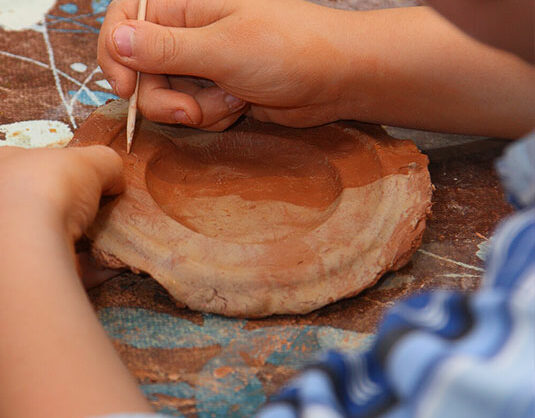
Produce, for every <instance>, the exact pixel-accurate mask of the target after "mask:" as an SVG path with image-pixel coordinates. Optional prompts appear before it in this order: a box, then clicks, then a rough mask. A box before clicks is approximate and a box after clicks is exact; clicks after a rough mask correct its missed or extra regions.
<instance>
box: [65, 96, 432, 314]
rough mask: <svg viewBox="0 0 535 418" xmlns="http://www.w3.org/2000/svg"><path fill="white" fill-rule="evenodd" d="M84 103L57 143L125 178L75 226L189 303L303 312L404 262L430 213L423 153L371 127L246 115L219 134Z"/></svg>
mask: <svg viewBox="0 0 535 418" xmlns="http://www.w3.org/2000/svg"><path fill="white" fill-rule="evenodd" d="M126 110H127V104H126V102H124V101H116V102H110V103H108V104H107V105H105V106H103V107H102V108H100V109H98V110H97V111H96V112H94V113H93V114H92V115H91V116H90V117H89V118H88V120H87V121H86V122H85V123H84V124H83V125H82V126H81V127H80V129H79V130H78V131H77V132H76V133H75V137H74V140H73V141H72V143H71V145H70V146H84V145H90V144H106V145H109V146H111V147H113V148H114V149H115V150H117V151H118V152H119V154H120V155H121V156H122V158H123V161H124V164H125V177H126V183H127V187H126V191H125V192H124V193H123V194H122V195H121V196H119V197H117V198H115V199H112V200H110V201H108V202H107V203H105V204H104V205H103V207H102V208H101V210H100V212H99V215H98V216H97V219H96V221H95V223H94V224H93V226H92V227H91V229H90V230H89V232H88V236H89V238H90V239H91V240H92V242H93V246H94V249H96V252H97V253H98V254H99V258H100V259H101V260H102V261H103V262H104V263H105V264H108V265H112V266H114V267H117V266H118V265H120V264H121V263H122V264H124V265H126V266H128V267H130V268H131V269H134V270H140V271H145V272H148V273H149V274H150V275H151V276H152V277H154V279H156V280H157V281H158V282H160V283H161V284H162V285H163V286H164V287H165V288H166V289H167V290H168V291H169V293H170V294H171V295H172V296H174V297H175V298H176V300H177V301H179V302H180V303H182V304H184V305H187V306H188V307H190V308H191V309H195V310H201V311H207V312H215V313H219V314H223V315H230V316H247V317H260V316H266V315H271V314H287V313H306V312H310V311H312V310H314V309H317V308H320V307H322V306H324V305H326V304H328V303H331V302H334V301H336V300H339V299H341V298H346V297H350V296H353V295H356V294H357V293H359V292H360V291H361V290H363V289H365V288H366V287H369V286H371V285H373V284H374V283H375V282H376V281H377V280H378V279H379V277H380V276H381V275H382V274H384V273H385V272H387V271H389V270H395V269H398V268H400V267H401V266H403V265H404V264H406V263H407V262H408V261H409V259H410V257H411V255H412V253H413V252H414V251H415V249H416V248H417V246H418V245H419V244H420V241H421V238H422V234H423V231H424V228H425V222H426V218H427V216H428V214H429V212H430V206H431V191H432V186H431V182H430V178H429V173H428V171H427V164H428V160H427V157H426V156H424V155H423V154H421V153H420V152H419V151H418V149H417V148H416V146H415V145H414V144H413V143H412V142H411V141H401V140H395V139H393V138H390V137H389V136H387V135H386V134H385V133H384V131H383V130H382V129H381V128H380V127H377V126H372V125H364V124H356V123H336V124H330V125H325V126H322V127H318V128H311V129H290V128H284V127H280V126H276V125H271V124H262V123H259V122H256V121H253V120H250V119H245V120H243V121H241V122H239V123H238V124H237V125H235V126H234V127H232V128H231V129H229V130H227V131H226V132H223V133H208V132H203V131H199V130H195V129H190V128H183V127H176V126H168V125H160V124H155V123H151V122H148V121H146V120H139V121H138V122H137V131H136V134H135V137H134V146H133V149H132V153H131V154H130V155H127V154H126V152H125V142H126V139H125V124H126Z"/></svg>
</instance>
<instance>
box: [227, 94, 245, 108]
mask: <svg viewBox="0 0 535 418" xmlns="http://www.w3.org/2000/svg"><path fill="white" fill-rule="evenodd" d="M224 100H225V103H226V104H227V106H228V108H229V109H230V110H237V109H239V108H240V107H242V106H243V105H244V104H245V102H244V101H243V100H242V99H238V98H237V97H234V96H233V95H232V94H227V95H226V96H225V99H224Z"/></svg>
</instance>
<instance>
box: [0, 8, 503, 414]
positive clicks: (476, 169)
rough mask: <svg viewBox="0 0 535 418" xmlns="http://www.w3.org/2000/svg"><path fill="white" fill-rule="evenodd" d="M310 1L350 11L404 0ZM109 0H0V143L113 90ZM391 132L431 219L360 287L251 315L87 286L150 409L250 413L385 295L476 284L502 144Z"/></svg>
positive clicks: (357, 345) (148, 283) (496, 199)
mask: <svg viewBox="0 0 535 418" xmlns="http://www.w3.org/2000/svg"><path fill="white" fill-rule="evenodd" d="M319 2H320V3H323V4H330V5H335V6H337V7H348V8H371V7H380V6H396V5H401V4H402V2H401V1H395V0H382V1H381V0H345V1H343V0H333V1H329V0H320V1H319ZM108 3H109V0H85V1H84V0H76V1H73V0H71V1H69V0H57V1H54V0H18V1H11V0H0V103H1V105H0V140H1V139H4V138H5V137H6V136H9V132H10V127H11V126H12V125H11V124H12V123H15V122H22V124H19V125H17V127H18V130H19V131H21V130H22V131H23V132H26V133H27V134H28V135H29V136H31V135H32V134H34V135H35V132H37V130H38V129H39V128H40V127H42V126H49V125H46V124H47V123H48V122H39V121H50V120H54V121H60V122H61V129H64V130H67V131H69V130H74V129H76V127H77V126H79V125H80V123H81V122H82V121H83V120H84V118H86V117H87V115H88V114H89V113H90V112H91V111H92V110H94V109H95V107H96V106H98V105H101V104H103V103H104V102H106V100H108V99H110V98H113V97H114V96H113V94H112V92H111V90H110V86H109V85H108V83H107V82H106V81H105V80H104V78H103V75H102V72H101V71H100V69H99V68H98V66H97V64H96V42H97V36H98V32H99V26H100V24H101V22H102V20H103V16H104V13H105V9H106V7H107V5H108ZM149 3H150V2H149ZM416 3H419V2H418V1H405V2H403V4H404V5H407V4H416ZM16 29H18V30H16ZM43 124H44V125H43ZM55 126H60V125H59V124H56V125H55ZM21 128H22V129H21ZM54 131H56V130H54ZM48 132H50V131H48ZM390 132H391V133H392V134H394V135H396V136H400V137H413V138H416V142H417V144H418V145H419V146H420V147H421V148H422V149H423V150H424V152H426V153H427V154H428V155H429V157H430V160H431V164H430V171H431V177H432V180H433V183H434V185H435V187H436V190H435V193H434V198H433V200H434V206H433V217H432V219H431V220H430V222H429V226H428V229H427V231H426V233H425V236H424V242H423V245H422V247H421V248H420V249H419V250H418V251H417V253H416V254H415V255H414V257H413V259H412V261H411V263H410V264H409V265H407V266H406V267H405V268H403V269H402V270H401V271H399V272H397V273H395V274H390V275H388V276H386V277H385V278H384V279H383V280H381V281H380V282H379V283H378V285H376V286H375V287H373V288H372V289H369V290H368V291H365V292H364V293H362V294H360V295H359V296H357V297H355V298H352V299H350V300H345V301H342V302H339V303H336V304H333V305H331V306H328V307H326V308H324V309H321V310H319V311H316V312H313V313H311V314H309V315H305V316H298V317H297V316H284V317H274V318H268V319H264V320H254V321H249V320H241V319H237V320H236V319H227V318H222V317H218V316H214V315H206V314H201V313H195V312H191V311H189V310H186V309H178V308H177V307H175V305H174V304H173V301H172V300H171V299H170V297H169V296H168V295H167V293H166V292H165V290H163V289H162V288H161V287H160V286H159V285H158V284H157V283H155V282H154V281H153V280H151V279H150V278H147V277H143V276H138V275H134V274H123V275H121V276H120V277H117V278H115V279H113V280H111V281H109V282H107V283H105V284H104V285H102V286H100V287H99V288H96V289H94V290H92V291H91V292H90V298H91V300H92V302H93V304H94V306H95V309H96V310H97V312H98V315H99V317H100V319H101V321H102V323H103V325H104V327H105V328H106V330H107V332H108V333H109V335H110V337H111V338H112V339H113V341H114V344H115V346H116V348H117V350H118V351H119V353H120V354H121V357H122V358H123V360H124V361H125V362H126V364H127V365H128V367H129V368H130V370H131V371H132V373H133V374H134V375H135V376H136V377H137V378H138V380H139V383H140V384H141V386H142V389H143V391H144V392H145V393H146V395H147V396H148V398H149V399H150V400H151V402H153V404H154V406H155V407H156V408H157V409H159V410H160V411H162V412H167V413H172V414H176V415H179V416H181V415H184V416H203V417H204V416H228V415H232V416H248V415H250V414H251V413H252V412H253V411H255V409H256V408H257V407H258V406H259V405H260V404H261V403H262V402H263V401H264V400H265V399H266V397H267V396H269V395H270V394H271V393H273V392H274V391H275V390H276V389H277V388H278V387H279V386H280V384H281V383H282V382H283V381H285V380H286V379H287V378H288V377H289V376H291V375H292V374H294V373H295V371H296V370H297V369H298V368H299V367H300V366H302V365H303V364H304V363H306V362H307V361H308V360H309V359H311V358H312V357H313V356H314V354H315V353H316V352H318V351H320V350H325V349H328V348H333V347H336V348H340V349H344V350H358V349H363V348H365V347H366V346H367V345H368V344H369V343H370V341H371V339H372V338H373V334H374V330H375V327H376V325H377V322H378V321H379V319H380V317H381V315H382V313H383V312H384V309H385V308H387V307H388V306H391V305H392V304H393V303H394V302H395V301H396V300H397V299H399V298H402V297H403V296H405V295H407V294H410V293H413V292H415V291H419V290H421V289H431V288H439V287H440V288H449V289H461V290H472V289H474V288H476V287H477V285H478V283H479V280H480V275H481V272H482V269H481V266H482V258H483V257H484V253H485V248H486V244H487V238H488V237H489V235H490V234H491V232H492V229H493V227H494V225H495V224H496V223H497V221H498V220H500V219H501V218H503V217H504V215H506V214H507V213H508V212H509V211H510V208H509V207H508V206H507V205H506V204H505V203H503V199H502V192H501V190H500V189H499V186H498V182H497V179H496V176H495V174H494V172H493V170H492V161H493V160H494V158H495V157H496V156H497V155H499V154H500V153H501V151H502V149H503V147H504V146H505V144H506V142H505V141H498V140H483V139H478V138H466V137H458V136H445V135H439V134H432V133H422V132H411V131H405V130H398V129H390ZM36 349H39V347H36ZM90 361H95V362H97V361H98V359H97V358H95V359H91V360H90Z"/></svg>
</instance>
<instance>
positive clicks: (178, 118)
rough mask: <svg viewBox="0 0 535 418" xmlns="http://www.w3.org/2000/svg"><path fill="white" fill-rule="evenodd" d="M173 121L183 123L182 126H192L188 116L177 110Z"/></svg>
mask: <svg viewBox="0 0 535 418" xmlns="http://www.w3.org/2000/svg"><path fill="white" fill-rule="evenodd" d="M175 120H176V121H177V122H178V123H184V124H187V125H194V123H193V121H192V120H191V119H190V117H189V116H188V114H187V113H186V112H184V111H183V110H177V111H176V112H175Z"/></svg>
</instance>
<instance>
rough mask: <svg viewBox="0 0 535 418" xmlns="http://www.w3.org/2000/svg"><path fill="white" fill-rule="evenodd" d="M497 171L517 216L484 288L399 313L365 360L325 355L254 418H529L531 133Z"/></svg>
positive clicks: (534, 341) (534, 147)
mask: <svg viewBox="0 0 535 418" xmlns="http://www.w3.org/2000/svg"><path fill="white" fill-rule="evenodd" d="M496 168H497V171H498V173H499V175H500V177H501V179H502V182H503V184H504V187H505V188H506V191H507V196H508V198H509V200H510V201H511V202H512V203H513V204H514V205H515V206H516V207H518V208H519V209H521V211H520V212H518V213H517V214H515V215H513V216H511V217H510V218H509V219H507V220H505V221H504V222H503V223H502V224H501V226H500V227H499V228H498V230H497V231H496V233H495V235H494V238H493V240H492V248H491V250H490V254H489V256H488V258H487V268H486V273H485V276H484V279H483V283H482V286H481V288H480V289H479V290H478V291H477V292H474V293H472V294H470V295H466V294H460V293H455V292H448V291H435V292H431V293H426V294H420V295H416V296H413V297H411V298H410V299H407V300H405V301H404V302H401V303H399V304H397V305H396V306H395V307H394V308H393V309H391V310H390V311H389V312H388V313H387V314H386V316H385V318H384V320H383V323H382V324H381V326H380V327H379V330H378V334H377V338H376V341H375V343H374V345H373V346H372V348H371V349H370V351H368V352H365V353H355V354H352V355H348V354H342V353H338V352H334V351H332V352H328V353H326V354H325V355H323V356H322V358H320V360H319V362H318V363H316V364H314V365H312V366H310V367H308V368H307V369H306V370H305V371H304V372H303V373H302V374H301V375H299V376H298V377H297V378H296V379H294V380H293V381H292V382H291V383H290V384H288V386H286V387H285V388H284V389H283V390H282V391H281V392H280V393H279V394H278V395H277V396H275V397H274V398H273V399H272V400H271V401H270V402H269V403H268V404H267V405H266V406H264V407H263V408H262V409H261V410H260V411H259V413H258V415H257V416H258V418H275V417H277V418H293V417H307V418H312V417H325V418H329V417H333V418H334V417H388V418H402V417H433V418H463V417H466V418H476V417H485V418H494V417H496V418H497V417H507V418H513V417H514V418H516V417H518V418H528V417H529V418H533V417H535V133H534V134H532V135H531V137H530V138H526V139H525V140H523V141H519V142H517V143H515V144H514V145H512V146H510V147H509V148H508V149H507V151H506V152H505V154H504V156H503V157H502V158H501V159H500V160H499V161H498V162H497V167H496Z"/></svg>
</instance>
